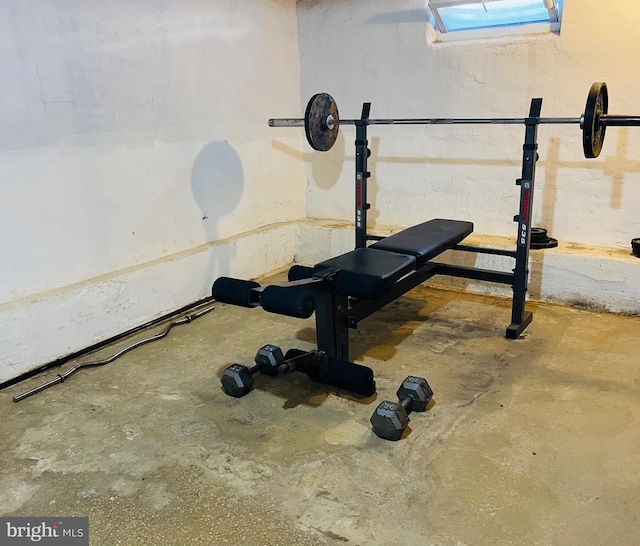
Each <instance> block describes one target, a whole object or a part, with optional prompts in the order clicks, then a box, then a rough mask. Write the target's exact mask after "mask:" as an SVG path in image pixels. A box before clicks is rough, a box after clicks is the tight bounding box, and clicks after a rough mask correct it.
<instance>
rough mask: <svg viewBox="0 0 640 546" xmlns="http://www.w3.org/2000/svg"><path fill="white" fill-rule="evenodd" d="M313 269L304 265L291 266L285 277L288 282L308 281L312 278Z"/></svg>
mask: <svg viewBox="0 0 640 546" xmlns="http://www.w3.org/2000/svg"><path fill="white" fill-rule="evenodd" d="M314 273H315V269H313V267H306V266H304V265H292V266H291V268H290V269H289V273H288V275H287V277H288V279H289V281H300V280H302V279H310V278H311V277H313V274H314Z"/></svg>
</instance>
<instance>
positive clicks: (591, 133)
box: [582, 82, 609, 158]
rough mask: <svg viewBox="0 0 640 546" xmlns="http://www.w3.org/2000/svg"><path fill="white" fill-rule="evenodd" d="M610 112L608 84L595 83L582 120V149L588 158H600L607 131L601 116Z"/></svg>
mask: <svg viewBox="0 0 640 546" xmlns="http://www.w3.org/2000/svg"><path fill="white" fill-rule="evenodd" d="M608 110H609V93H608V91H607V84H606V83H604V82H595V83H594V84H593V85H592V86H591V89H590V90H589V95H588V96H587V104H586V105H585V107H584V119H583V120H582V147H583V148H584V156H585V157H588V158H594V157H598V156H599V155H600V151H601V150H602V144H603V143H604V133H605V130H606V129H607V128H606V127H605V126H604V125H601V124H600V116H601V115H603V114H606V113H607V111H608Z"/></svg>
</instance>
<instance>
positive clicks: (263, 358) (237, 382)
mask: <svg viewBox="0 0 640 546" xmlns="http://www.w3.org/2000/svg"><path fill="white" fill-rule="evenodd" d="M255 362H256V365H255V366H253V367H252V368H248V367H247V366H243V365H242V364H232V365H231V366H229V367H228V368H227V369H226V370H225V371H224V373H223V374H222V378H221V379H220V381H221V383H222V390H223V391H224V392H225V393H227V394H228V395H229V396H233V397H235V398H241V397H243V396H244V395H245V394H247V393H248V392H249V391H250V390H251V388H252V387H253V374H255V373H256V372H262V373H264V374H266V375H276V374H277V373H278V366H279V365H280V364H281V363H282V362H284V355H283V354H282V350H281V349H280V347H278V346H276V345H264V346H263V347H260V349H258V352H257V353H256V356H255Z"/></svg>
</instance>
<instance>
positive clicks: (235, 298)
mask: <svg viewBox="0 0 640 546" xmlns="http://www.w3.org/2000/svg"><path fill="white" fill-rule="evenodd" d="M254 288H260V285H259V284H258V283H257V282H254V281H245V280H242V279H232V278H231V277H220V278H219V279H216V281H215V282H214V283H213V289H212V290H211V293H212V295H213V298H214V299H215V300H216V301H218V302H220V303H230V304H231V305H239V306H241V307H256V306H257V305H258V302H252V301H251V290H253V289H254Z"/></svg>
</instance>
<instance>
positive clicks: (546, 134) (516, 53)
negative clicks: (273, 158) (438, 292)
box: [274, 0, 640, 313]
mask: <svg viewBox="0 0 640 546" xmlns="http://www.w3.org/2000/svg"><path fill="white" fill-rule="evenodd" d="M425 4H426V3H425V2H424V0H405V1H401V2H387V1H385V0H372V1H369V2H359V1H356V0H351V1H344V0H339V1H338V0H314V1H307V0H300V1H299V2H298V25H299V42H300V64H301V82H302V83H301V101H302V103H303V105H304V104H305V103H306V102H307V101H308V99H309V98H310V97H311V96H312V95H313V94H315V93H318V92H328V93H330V94H331V95H332V96H333V97H334V98H335V99H336V102H337V104H338V107H339V110H340V115H341V117H343V118H357V117H359V116H360V112H361V109H362V103H363V102H365V101H368V102H371V103H372V108H371V117H372V118H376V117H378V118H425V117H520V118H521V117H525V116H526V115H527V113H528V110H529V105H530V100H531V98H533V97H542V98H543V99H544V101H543V108H542V113H543V116H548V117H580V115H581V114H582V112H583V111H584V106H585V101H586V98H587V93H588V91H589V88H590V86H591V84H592V83H593V82H594V81H605V82H606V83H607V84H608V86H609V112H610V113H618V114H627V113H637V112H638V111H639V110H640V101H639V100H638V95H639V93H640V76H639V75H638V73H637V71H636V70H634V69H633V67H634V66H635V65H636V62H637V59H636V58H637V51H638V32H637V29H638V27H639V26H640V5H639V4H638V3H637V2H632V1H620V2H608V3H606V4H603V3H602V2H600V1H598V0H580V1H575V0H567V1H566V2H565V12H564V18H563V23H562V30H561V33H560V34H559V35H558V34H543V35H533V36H526V37H510V38H508V39H507V38H493V39H485V40H476V41H462V42H454V43H437V42H433V35H434V33H433V29H432V28H431V27H430V26H429V24H428V17H427V11H426V10H425ZM279 115H281V116H283V117H286V116H294V115H298V113H297V112H296V111H295V110H293V109H287V110H285V111H283V112H280V113H279ZM274 131H278V132H277V133H276V135H277V139H280V138H284V137H286V136H287V134H288V132H289V131H290V129H277V130H276V129H274ZM538 136H539V138H538V142H539V154H540V161H539V162H538V170H537V178H536V193H535V200H534V222H533V225H535V226H540V227H544V228H547V230H548V232H549V234H550V235H551V236H552V237H555V238H557V239H558V240H559V241H560V244H561V249H560V250H559V251H555V252H556V254H553V258H551V255H552V253H553V252H554V251H553V250H549V251H546V253H545V254H536V259H537V260H542V262H543V263H544V261H545V260H552V262H553V264H554V266H553V267H544V264H543V265H541V266H540V267H538V268H536V271H534V273H533V274H535V273H536V272H537V273H538V274H539V275H544V276H546V278H545V279H542V278H539V279H537V280H535V279H532V283H538V285H539V286H547V287H549V289H548V290H547V291H546V292H545V291H544V290H542V291H538V293H537V295H539V296H540V297H542V298H543V299H550V300H553V301H560V302H563V303H569V304H571V302H573V301H576V294H580V295H581V297H582V299H583V301H587V302H590V304H593V305H594V306H596V307H599V308H610V307H617V306H615V305H614V306H611V305H609V302H608V301H607V300H606V297H607V296H606V293H607V292H608V291H606V290H605V291H603V290H600V289H599V288H598V283H600V282H601V281H602V278H601V277H602V275H601V274H597V272H598V271H600V272H602V271H604V272H606V271H608V270H615V271H617V273H616V275H615V276H616V277H617V276H618V275H621V277H620V280H619V282H618V281H616V282H618V284H617V285H616V286H617V287H618V288H619V289H620V290H619V297H622V298H624V294H625V293H628V300H629V302H631V304H630V305H626V306H625V308H626V311H628V312H636V313H638V312H640V304H639V303H638V302H639V301H640V261H637V260H636V259H635V258H632V257H630V256H631V252H630V250H631V247H630V241H631V239H632V238H634V237H640V215H638V202H639V201H640V130H636V129H635V128H633V127H631V128H609V129H608V130H607V134H606V141H605V144H604V149H603V151H602V154H601V155H600V157H599V158H597V159H590V160H588V159H585V158H584V155H583V151H582V134H581V130H580V128H579V126H578V125H577V124H576V125H552V126H541V127H540V129H539V134H538ZM354 138H355V130H354V129H353V128H352V127H342V128H341V132H340V135H339V137H338V141H337V142H336V145H335V146H334V147H333V148H332V150H330V151H329V152H326V153H321V152H312V151H310V148H308V147H306V148H305V149H304V151H303V152H301V153H300V158H301V160H302V161H303V162H304V164H305V166H306V170H307V212H308V215H309V216H310V217H311V218H315V219H321V220H323V221H326V220H329V221H333V220H335V221H352V219H353V216H354V211H353V208H354V183H353V177H354V174H353V173H354V164H353V163H354V162H353V160H354V157H353V154H354V147H353V140H354ZM523 140H524V127H523V126H519V125H516V126H507V125H496V126H493V125H492V126H486V125H480V126H472V125H444V126H377V127H374V126H372V127H370V128H369V146H370V148H371V150H372V155H371V158H370V163H369V170H370V171H371V173H372V177H371V179H370V182H369V202H370V203H371V206H372V209H371V211H370V215H369V220H370V226H371V228H372V229H374V230H375V229H382V230H384V229H387V228H389V229H390V230H391V231H394V230H398V229H400V228H402V227H406V226H410V225H414V224H418V223H420V222H423V221H425V220H428V219H431V218H452V219H460V220H470V221H472V222H474V224H475V232H476V236H478V237H499V238H511V239H513V238H514V237H515V232H516V224H515V223H514V222H513V217H514V215H515V214H517V212H518V197H519V188H518V187H517V186H516V185H515V180H516V179H517V178H519V177H520V172H521V159H522V142H523ZM281 148H282V150H281V153H282V155H287V154H289V155H293V152H292V151H291V150H287V149H286V147H285V146H284V145H282V146H281ZM305 233H307V235H308V236H309V237H311V239H309V240H308V241H307V245H308V246H309V247H313V248H320V249H321V248H327V246H326V245H325V244H324V242H323V241H324V240H323V235H322V233H323V232H322V230H307V231H306V232H305ZM314 234H315V235H314ZM316 237H317V238H316ZM338 240H342V237H341V236H337V237H336V241H338ZM505 240H506V239H505ZM348 244H349V245H350V246H352V245H353V238H352V237H351V236H349V237H348ZM334 246H336V245H335V244H334ZM338 246H339V245H338ZM562 248H573V249H575V248H580V249H583V250H584V252H585V254H589V255H592V256H597V257H598V258H597V260H596V262H594V264H597V265H594V267H586V268H584V270H581V267H582V266H580V264H579V263H578V264H577V265H576V262H575V260H574V259H573V258H570V257H569V255H567V254H563V252H562ZM336 250H337V249H336ZM308 254H309V252H307V251H306V250H301V251H300V253H299V254H298V259H299V260H300V261H303V262H304V261H305V259H306V257H307V255H308ZM619 260H622V262H624V264H626V265H624V266H623V267H621V262H620V261H619ZM574 269H575V270H576V271H575V273H576V274H575V275H574V274H570V275H568V274H567V273H566V271H567V270H571V271H573V270H574ZM549 275H551V277H549ZM580 276H585V277H588V278H589V279H590V281H589V282H586V283H581V282H579V283H577V284H576V286H571V283H574V282H577V281H576V279H577V278H579V277H580ZM567 283H569V285H568V286H567ZM589 287H593V288H589ZM585 291H586V293H585ZM569 293H570V294H571V295H570V296H569V295H567V294H569ZM603 298H604V299H603Z"/></svg>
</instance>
